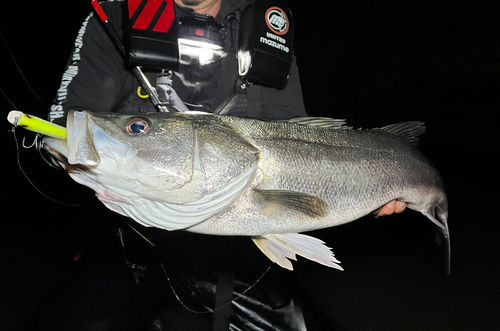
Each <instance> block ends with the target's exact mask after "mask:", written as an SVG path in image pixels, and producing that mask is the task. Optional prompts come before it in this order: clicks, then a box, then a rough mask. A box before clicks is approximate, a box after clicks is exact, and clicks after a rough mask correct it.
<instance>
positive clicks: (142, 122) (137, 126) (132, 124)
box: [125, 117, 151, 136]
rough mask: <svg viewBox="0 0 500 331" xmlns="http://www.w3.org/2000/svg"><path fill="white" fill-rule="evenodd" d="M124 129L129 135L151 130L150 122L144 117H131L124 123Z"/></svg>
mask: <svg viewBox="0 0 500 331" xmlns="http://www.w3.org/2000/svg"><path fill="white" fill-rule="evenodd" d="M125 130H127V133H128V134H129V135H131V136H139V135H141V134H145V133H147V132H148V131H149V130H151V122H150V121H149V120H148V119H147V118H144V117H133V118H130V119H129V120H128V121H127V123H126V124H125Z"/></svg>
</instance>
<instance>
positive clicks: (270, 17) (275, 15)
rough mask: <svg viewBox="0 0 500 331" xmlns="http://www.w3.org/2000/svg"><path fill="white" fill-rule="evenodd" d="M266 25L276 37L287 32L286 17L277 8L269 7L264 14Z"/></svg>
mask: <svg viewBox="0 0 500 331" xmlns="http://www.w3.org/2000/svg"><path fill="white" fill-rule="evenodd" d="M266 23H267V26H268V27H269V29H271V30H272V31H273V32H274V33H276V34H277V35H284V34H286V33H287V32H288V28H289V26H288V17H287V16H286V14H285V12H284V11H283V10H282V9H281V8H279V7H271V8H269V9H268V10H267V12H266Z"/></svg>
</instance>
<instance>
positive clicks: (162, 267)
mask: <svg viewBox="0 0 500 331" xmlns="http://www.w3.org/2000/svg"><path fill="white" fill-rule="evenodd" d="M118 216H119V217H120V219H121V220H122V221H123V222H125V224H127V225H128V226H129V227H130V228H131V229H132V230H133V231H134V232H135V233H137V234H138V235H139V236H140V237H141V238H142V239H144V240H145V241H146V242H147V243H148V244H150V245H151V246H152V247H153V251H154V253H155V255H156V259H157V260H158V263H159V264H160V266H161V269H162V270H163V273H164V274H165V278H166V279H167V282H168V285H169V287H170V290H171V291H172V293H173V294H174V296H175V298H176V299H177V301H178V302H179V303H180V304H181V305H182V306H183V307H184V308H185V309H187V310H188V311H189V312H191V313H194V314H208V313H214V312H216V311H218V310H220V309H222V308H224V307H226V306H227V305H230V304H232V303H233V302H236V300H238V299H239V298H241V297H243V296H244V295H245V294H246V293H247V292H248V291H250V290H251V289H252V288H253V287H254V286H255V285H257V284H258V283H259V282H260V281H261V279H262V278H264V276H265V275H266V274H267V273H268V272H269V270H270V269H271V267H272V266H273V264H274V262H271V264H270V265H269V267H267V269H266V270H265V271H264V272H263V273H262V275H260V277H259V278H257V280H256V281H255V282H254V283H253V284H251V285H250V286H249V287H248V288H246V289H245V290H244V291H243V292H241V294H238V293H234V292H233V293H234V294H235V295H236V297H235V298H234V299H233V300H231V301H228V302H226V303H225V304H223V305H222V306H219V307H217V308H214V309H207V310H205V311H198V310H194V309H192V308H190V307H188V306H187V305H186V304H185V303H184V302H183V301H182V299H181V298H180V297H179V295H178V294H177V291H176V290H175V288H174V285H173V283H172V281H171V280H170V276H169V275H168V273H167V269H166V268H165V266H164V265H163V262H161V259H160V256H159V254H158V251H157V250H156V245H155V244H154V243H153V242H152V241H151V240H149V239H148V238H146V236H144V235H143V234H142V233H141V232H140V231H139V230H137V229H136V228H134V227H133V226H132V225H131V224H130V223H129V222H127V221H126V219H125V218H124V217H122V216H120V215H118ZM120 239H121V238H120ZM122 243H123V242H122Z"/></svg>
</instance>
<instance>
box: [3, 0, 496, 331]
mask: <svg viewBox="0 0 500 331" xmlns="http://www.w3.org/2000/svg"><path fill="white" fill-rule="evenodd" d="M288 3H289V5H290V7H291V10H292V13H293V16H294V19H295V24H296V35H295V54H296V56H297V61H298V66H299V71H300V74H301V82H302V88H303V94H304V100H305V105H306V108H307V110H308V112H309V113H310V115H311V116H328V117H335V118H346V119H347V121H348V124H349V125H352V126H355V127H362V128H371V127H377V126H384V125H388V124H392V123H397V122H401V121H409V120H419V121H423V122H425V123H426V127H427V133H426V134H425V135H423V136H422V137H421V139H420V142H419V149H420V150H421V151H422V152H423V153H424V154H425V155H426V156H428V157H429V159H430V160H432V161H433V163H434V164H435V166H436V168H437V169H438V170H439V171H440V173H441V174H442V176H443V179H444V182H445V184H446V188H447V194H448V199H449V203H450V207H449V210H450V216H449V224H450V231H451V238H452V271H451V275H450V276H448V277H447V276H445V275H444V257H443V249H442V247H440V246H438V245H435V243H434V232H433V228H434V226H433V225H432V224H431V223H430V222H429V221H428V220H427V219H426V218H425V217H424V216H422V215H419V214H418V213H416V212H413V211H406V212H404V213H403V214H401V215H396V216H390V217H384V218H379V219H375V218H373V217H366V218H364V219H361V220H359V221H356V222H353V223H351V224H348V225H344V226H341V227H337V228H331V229H326V230H321V231H316V232H315V233H314V234H313V235H314V236H317V237H319V238H321V239H323V240H324V241H326V242H327V244H328V245H329V246H331V247H333V250H334V252H335V253H336V256H337V257H338V258H339V259H340V260H341V261H342V266H343V267H344V268H345V271H344V272H339V271H337V270H331V269H328V268H325V267H322V266H320V265H317V264H314V263H310V262H307V261H304V260H303V259H302V260H299V261H298V263H297V264H296V265H297V268H296V269H297V270H296V271H294V272H297V273H298V275H299V278H300V279H301V281H302V283H303V286H304V287H305V288H306V290H307V291H308V293H309V295H310V297H311V298H312V299H313V301H315V303H316V305H317V306H318V307H320V309H322V310H323V311H324V312H326V313H327V314H328V315H329V316H330V317H331V318H332V319H333V320H334V321H335V322H336V323H337V324H338V325H339V328H340V329H345V330H496V329H500V315H499V314H498V311H499V308H500V282H499V280H498V278H499V274H500V268H499V266H498V265H499V264H498V260H499V258H500V254H499V248H498V245H497V244H496V242H497V238H496V235H497V234H498V233H499V230H500V226H499V223H500V222H499V216H498V207H497V205H496V204H497V203H499V201H500V199H499V198H500V194H499V184H500V180H499V175H498V169H499V168H500V167H499V166H498V160H497V159H498V155H499V152H500V138H499V135H498V123H499V121H498V120H499V118H500V116H499V112H500V41H499V40H500V20H499V19H498V18H499V17H500V10H499V6H498V2H497V1H464V0H460V1H413V0H411V1H387V2H383V3H382V2H380V3H379V2H377V1H369V0H355V1H323V2H315V3H316V5H314V2H306V1H292V0H289V1H288ZM1 6H2V9H1V11H0V28H1V31H2V33H3V36H4V38H5V39H6V41H7V43H8V44H9V46H10V51H11V52H12V54H13V56H14V57H15V59H16V61H17V63H18V65H19V66H20V68H21V70H22V72H23V74H24V76H25V77H26V79H27V80H28V82H29V83H30V85H31V87H32V88H33V90H34V92H35V93H36V94H37V95H38V96H39V97H40V98H41V101H39V100H38V99H37V97H36V96H35V94H34V92H32V91H31V90H30V88H29V86H28V85H26V83H25V82H24V81H23V79H22V76H21V74H20V73H19V72H18V71H17V69H16V67H15V64H14V62H13V60H12V59H11V57H10V54H9V51H8V50H7V48H6V46H5V43H4V42H3V41H1V42H0V48H1V50H0V54H1V59H2V71H1V86H0V87H1V89H2V90H3V91H4V92H5V93H6V94H7V96H8V98H10V99H11V101H12V102H13V103H14V104H15V106H16V107H17V108H18V109H19V110H21V111H23V112H25V113H28V114H32V115H35V116H39V117H42V118H45V117H46V114H47V113H48V110H47V107H48V106H49V105H50V104H51V102H52V99H53V98H54V96H55V94H56V90H57V88H58V85H59V81H60V78H61V75H62V72H63V70H64V67H65V64H66V61H67V59H68V57H69V55H70V52H71V49H72V44H73V41H74V38H75V37H76V34H77V32H78V29H79V27H80V24H81V22H82V21H83V20H84V19H85V17H86V16H87V15H88V13H89V12H90V10H91V6H90V3H89V1H84V0H78V1H75V0H73V1H61V0H54V1H50V2H49V1H46V2H44V1H36V2H35V1H30V2H26V1H17V2H16V1H11V2H9V3H8V4H2V5H1ZM0 99H1V107H2V112H3V114H4V118H5V117H6V116H7V113H8V112H9V111H10V110H11V109H13V106H12V105H11V104H10V103H9V102H8V101H7V99H6V98H5V96H3V95H2V96H1V98H0ZM10 129H11V126H10V125H9V123H8V122H7V121H6V120H4V132H5V135H4V150H5V152H4V166H3V169H4V171H3V173H4V190H5V192H6V196H7V200H6V202H5V203H4V204H3V206H4V208H3V210H4V216H3V217H2V227H1V228H0V268H1V269H0V270H1V271H0V279H1V281H0V311H1V313H0V316H1V317H0V329H2V330H25V329H24V328H25V326H26V325H27V323H28V321H29V320H30V318H31V317H32V316H33V315H34V314H35V312H36V311H37V309H38V307H39V306H40V305H42V304H43V302H44V299H45V298H46V296H47V295H49V293H50V292H51V290H52V289H53V288H54V286H56V285H57V283H58V281H59V279H61V277H63V275H64V274H65V270H66V269H67V268H68V266H69V265H70V264H71V263H73V262H71V260H72V257H73V256H74V254H75V250H77V249H78V248H77V246H78V245H75V242H80V241H84V242H87V246H91V247H90V248H89V249H90V250H92V249H94V250H97V249H99V247H101V246H99V245H102V247H107V246H106V244H104V243H105V242H107V241H110V240H115V239H114V237H113V236H114V233H113V232H112V230H111V226H108V225H106V224H103V223H106V222H108V221H109V222H115V220H114V215H113V214H112V213H111V212H110V211H108V210H107V209H106V208H105V207H104V206H102V205H101V204H100V203H99V202H98V201H97V200H96V199H93V200H91V199H92V197H93V193H92V192H91V191H90V190H89V189H87V188H84V187H82V186H79V185H78V184H76V183H74V182H73V181H72V180H71V179H69V177H68V176H67V174H65V173H61V172H58V171H56V170H54V169H52V168H51V167H49V166H48V165H47V164H46V163H45V162H44V161H43V159H42V158H41V157H40V156H39V154H38V152H37V151H36V150H34V149H24V148H21V149H20V162H21V165H22V167H23V169H24V170H25V172H26V173H27V175H28V177H29V178H30V180H31V181H32V182H33V183H34V184H35V185H36V186H37V187H38V188H39V189H40V190H41V191H43V193H44V194H46V195H48V196H50V197H52V198H53V199H55V200H58V201H62V202H65V203H82V202H85V201H88V200H91V202H90V203H88V204H87V205H85V206H81V207H70V206H64V205H60V204H58V203H55V202H53V201H51V200H49V199H47V198H45V197H44V196H42V194H40V193H39V192H37V191H36V190H35V189H34V188H33V187H32V186H31V185H30V184H29V182H28V180H27V179H26V178H25V177H24V176H23V175H22V173H21V171H20V170H19V167H18V165H17V162H16V146H15V141H14V139H13V135H12V133H9V132H7V131H8V130H10ZM16 133H17V137H18V139H20V140H22V138H23V137H26V139H27V144H29V143H31V142H32V141H33V137H34V135H33V134H31V133H29V132H26V131H23V130H22V129H17V130H16ZM4 200H5V198H4ZM82 238H84V239H82ZM109 238H112V239H109ZM93 245H94V246H95V247H92V246H93ZM96 247H97V248H96ZM106 253H108V252H104V253H103V254H106ZM109 254H111V253H109ZM259 254H260V253H259ZM76 263H78V262H76ZM3 314H5V316H2V315H3ZM2 323H5V327H2Z"/></svg>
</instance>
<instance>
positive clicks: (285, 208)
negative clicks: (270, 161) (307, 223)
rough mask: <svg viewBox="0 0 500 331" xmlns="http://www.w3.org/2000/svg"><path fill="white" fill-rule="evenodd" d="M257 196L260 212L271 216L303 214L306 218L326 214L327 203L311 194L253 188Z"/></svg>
mask: <svg viewBox="0 0 500 331" xmlns="http://www.w3.org/2000/svg"><path fill="white" fill-rule="evenodd" d="M254 193H255V194H257V195H258V196H259V207H260V213H261V214H263V215H266V216H270V217H273V216H275V215H277V214H281V215H282V216H284V215H288V216H292V214H293V215H295V216H304V217H306V218H317V217H324V216H326V215H327V214H328V204H327V203H326V202H325V201H324V200H322V199H320V198H318V197H315V196H313V195H310V194H307V193H302V192H295V191H284V190H259V189H257V190H254Z"/></svg>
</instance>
